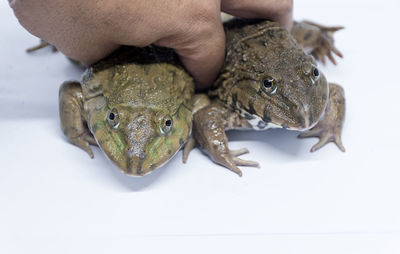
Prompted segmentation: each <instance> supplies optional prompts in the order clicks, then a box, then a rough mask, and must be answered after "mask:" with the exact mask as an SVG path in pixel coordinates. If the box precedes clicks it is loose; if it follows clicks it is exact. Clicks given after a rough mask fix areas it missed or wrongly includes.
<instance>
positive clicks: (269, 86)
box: [261, 77, 277, 94]
mask: <svg viewBox="0 0 400 254" xmlns="http://www.w3.org/2000/svg"><path fill="white" fill-rule="evenodd" d="M261 86H262V87H261V89H262V90H263V91H264V92H266V93H268V94H274V93H275V92H276V89H277V86H276V81H275V79H274V78H271V77H268V78H265V79H263V81H262V84H261Z"/></svg>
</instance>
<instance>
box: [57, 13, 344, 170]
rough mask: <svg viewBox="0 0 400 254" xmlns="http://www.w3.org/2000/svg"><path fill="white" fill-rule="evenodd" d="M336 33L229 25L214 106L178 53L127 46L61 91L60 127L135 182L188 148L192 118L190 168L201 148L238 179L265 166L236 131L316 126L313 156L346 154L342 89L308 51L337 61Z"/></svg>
mask: <svg viewBox="0 0 400 254" xmlns="http://www.w3.org/2000/svg"><path fill="white" fill-rule="evenodd" d="M339 29H341V27H333V28H330V27H323V26H319V25H316V24H314V23H310V22H302V23H297V22H295V23H294V27H293V29H292V35H293V36H292V35H290V34H289V33H288V32H287V31H286V30H283V29H281V28H280V27H279V26H278V25H277V24H276V23H273V22H269V21H242V20H233V21H230V22H228V23H226V24H225V30H226V35H227V57H226V61H225V65H224V67H223V69H222V71H221V74H220V75H219V78H218V79H217V81H216V82H215V83H214V86H213V88H212V89H211V90H210V92H209V95H210V98H212V101H210V100H209V99H208V98H206V96H204V95H195V96H193V91H194V87H193V80H192V79H191V77H190V76H189V75H188V74H187V73H186V72H185V71H184V70H183V68H182V67H181V66H180V65H179V64H178V61H177V59H176V55H174V54H173V53H172V51H169V50H166V49H160V48H157V47H148V48H145V49H138V48H123V49H122V50H120V51H118V52H117V53H115V54H113V55H112V56H110V57H109V58H107V59H106V60H104V61H101V62H100V63H99V64H97V65H95V66H93V67H91V68H89V69H88V70H87V72H86V74H85V75H84V78H83V80H82V82H81V83H78V82H67V83H65V84H64V85H63V86H62V87H61V89H60V116H61V125H62V129H63V131H64V133H65V135H66V136H67V137H68V138H69V140H70V141H71V142H72V143H74V144H75V145H77V146H79V147H81V148H82V149H84V150H86V151H87V152H88V153H89V155H90V156H92V157H93V153H92V151H91V149H90V145H99V146H100V148H101V149H102V150H103V152H104V153H105V154H106V156H107V157H108V158H109V159H110V160H111V161H113V162H114V163H115V164H116V165H117V166H118V167H119V168H120V169H121V170H122V171H123V172H124V173H126V174H128V175H135V176H141V175H145V174H147V173H149V172H151V171H152V170H154V169H156V168H158V167H160V166H161V165H163V164H164V163H165V162H167V161H168V160H169V159H170V158H171V157H172V156H173V155H174V154H175V153H176V152H177V151H178V150H179V149H180V148H181V146H182V145H183V144H184V143H185V142H186V141H187V140H188V138H189V136H190V133H191V121H192V114H194V117H193V126H194V128H193V132H194V137H191V138H190V139H189V142H188V143H187V145H186V146H185V150H184V153H183V155H184V162H185V161H186V160H187V157H188V154H189V152H190V150H191V149H192V148H193V147H194V145H195V144H196V142H197V143H198V144H200V146H201V148H202V149H203V150H204V151H205V152H206V153H207V154H209V155H210V157H211V158H212V159H213V160H214V161H215V162H217V163H219V164H221V165H223V166H225V167H227V168H229V169H231V170H232V171H234V172H236V173H237V174H239V175H242V172H241V170H240V169H239V168H238V166H259V165H258V163H257V162H253V161H245V160H242V159H240V158H238V156H240V155H242V154H244V153H247V152H248V150H247V149H245V148H244V149H239V150H236V151H232V150H230V149H229V148H228V139H227V137H226V134H225V130H230V129H256V130H264V129H268V128H276V127H282V128H286V129H290V130H299V131H306V130H310V131H308V132H303V133H302V134H301V135H299V137H301V138H307V137H319V138H320V141H319V142H318V143H317V144H316V145H315V146H313V148H312V151H315V150H317V149H319V148H320V147H322V146H323V145H325V144H326V143H328V142H330V141H333V142H335V143H336V144H337V145H338V147H339V148H340V149H341V150H343V151H344V147H343V145H342V143H341V140H340V134H341V129H342V123H343V120H344V111H345V109H344V108H345V106H344V105H345V104H344V92H343V89H342V88H341V87H340V86H338V85H335V84H330V83H328V82H327V80H326V78H325V76H324V75H323V74H322V73H321V72H320V71H319V70H318V68H317V67H316V63H315V61H314V60H313V58H312V57H311V56H309V55H307V54H306V53H305V52H304V49H303V48H307V49H308V50H309V51H310V53H311V54H312V55H313V56H314V57H315V58H317V59H318V60H321V61H324V59H325V57H328V59H330V60H331V61H332V62H334V63H335V60H334V58H333V57H332V52H333V53H334V54H336V55H338V56H340V57H341V56H342V55H341V53H340V52H339V51H338V50H337V49H336V48H335V47H334V45H333V37H332V34H333V32H335V31H337V30H339ZM293 37H295V38H296V40H297V42H296V40H295V39H294V38H293ZM298 44H300V45H301V46H302V47H303V48H301V47H300V46H299V45H298Z"/></svg>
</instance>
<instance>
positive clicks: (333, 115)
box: [298, 83, 345, 152]
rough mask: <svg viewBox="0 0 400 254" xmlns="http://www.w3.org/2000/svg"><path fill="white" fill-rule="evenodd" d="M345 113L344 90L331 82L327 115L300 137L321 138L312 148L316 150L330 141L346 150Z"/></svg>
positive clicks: (312, 150)
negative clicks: (343, 128)
mask: <svg viewBox="0 0 400 254" xmlns="http://www.w3.org/2000/svg"><path fill="white" fill-rule="evenodd" d="M344 115H345V98H344V90H343V88H342V87H340V86H339V85H337V84H333V83H329V101H328V105H327V108H326V110H325V115H324V117H323V119H321V120H320V121H319V122H318V123H317V125H316V126H315V127H313V128H312V129H311V130H309V131H306V132H303V133H301V134H300V135H299V136H298V137H299V138H309V137H318V138H319V139H320V140H319V142H318V143H317V144H315V145H314V146H313V147H312V148H311V152H314V151H316V150H318V149H320V148H321V147H323V146H324V145H326V144H327V143H329V142H334V143H335V144H336V145H337V146H338V147H339V149H340V150H341V151H342V152H344V151H345V148H344V146H343V144H342V139H341V134H342V126H343V122H344Z"/></svg>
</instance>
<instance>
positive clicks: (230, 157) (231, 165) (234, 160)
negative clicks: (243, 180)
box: [212, 148, 260, 176]
mask: <svg viewBox="0 0 400 254" xmlns="http://www.w3.org/2000/svg"><path fill="white" fill-rule="evenodd" d="M248 152H249V151H248V150H247V149H246V148H242V149H238V150H233V151H229V153H223V154H218V155H214V156H212V157H213V160H214V161H215V162H217V163H219V164H221V165H223V166H225V167H226V168H228V169H230V170H231V171H233V172H235V173H236V174H238V175H239V176H242V175H243V173H242V171H241V170H240V169H239V168H238V166H248V167H257V168H259V167H260V164H259V163H258V162H255V161H250V160H242V159H240V158H238V157H237V156H240V155H243V154H246V153H248Z"/></svg>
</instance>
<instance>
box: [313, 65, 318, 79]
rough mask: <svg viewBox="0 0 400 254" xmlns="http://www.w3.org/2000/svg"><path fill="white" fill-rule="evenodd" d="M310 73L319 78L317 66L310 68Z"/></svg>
mask: <svg viewBox="0 0 400 254" xmlns="http://www.w3.org/2000/svg"><path fill="white" fill-rule="evenodd" d="M312 75H313V77H314V78H315V79H318V78H319V70H318V68H316V67H314V68H313V70H312Z"/></svg>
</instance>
